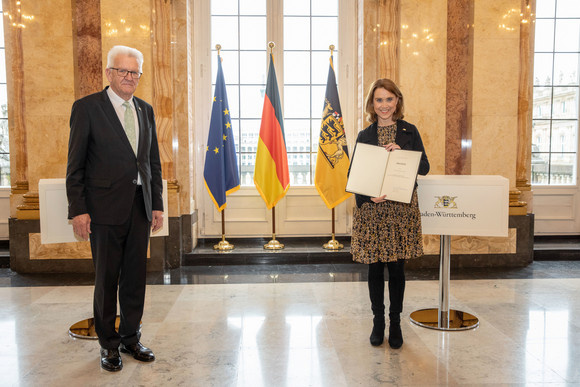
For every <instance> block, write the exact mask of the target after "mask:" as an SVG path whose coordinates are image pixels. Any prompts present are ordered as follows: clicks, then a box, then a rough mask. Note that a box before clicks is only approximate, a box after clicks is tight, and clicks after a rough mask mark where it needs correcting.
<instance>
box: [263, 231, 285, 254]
mask: <svg viewBox="0 0 580 387" xmlns="http://www.w3.org/2000/svg"><path fill="white" fill-rule="evenodd" d="M264 248H265V249H266V250H281V249H283V248H284V244H283V243H280V242H278V241H277V240H276V234H272V240H271V241H270V242H268V243H266V244H265V245H264Z"/></svg>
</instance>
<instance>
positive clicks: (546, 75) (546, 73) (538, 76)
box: [534, 54, 554, 85]
mask: <svg viewBox="0 0 580 387" xmlns="http://www.w3.org/2000/svg"><path fill="white" fill-rule="evenodd" d="M553 58H554V54H535V55H534V85H551V84H552V63H553V60H554V59H553Z"/></svg>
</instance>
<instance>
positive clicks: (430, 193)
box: [417, 175, 509, 237]
mask: <svg viewBox="0 0 580 387" xmlns="http://www.w3.org/2000/svg"><path fill="white" fill-rule="evenodd" d="M417 182H418V183H419V188H418V194H419V207H420V209H421V225H422V229H423V233H424V234H434V235H479V236H502V237H505V236H508V219H509V218H508V210H509V180H508V179H506V178H505V177H502V176H475V175H453V176H446V175H429V176H419V178H418V179H417Z"/></svg>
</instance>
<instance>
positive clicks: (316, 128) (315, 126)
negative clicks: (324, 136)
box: [311, 117, 322, 153]
mask: <svg viewBox="0 0 580 387" xmlns="http://www.w3.org/2000/svg"><path fill="white" fill-rule="evenodd" d="M311 125H312V140H311V141H312V152H314V153H317V152H318V140H319V138H320V127H321V126H322V117H321V118H319V119H314V120H312V124H311Z"/></svg>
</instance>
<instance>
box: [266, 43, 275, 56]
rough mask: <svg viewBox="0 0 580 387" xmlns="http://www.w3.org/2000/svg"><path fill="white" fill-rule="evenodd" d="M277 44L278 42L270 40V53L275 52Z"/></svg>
mask: <svg viewBox="0 0 580 387" xmlns="http://www.w3.org/2000/svg"><path fill="white" fill-rule="evenodd" d="M275 46H276V43H274V42H268V47H270V54H272V53H273V51H274V47H275Z"/></svg>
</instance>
